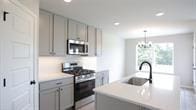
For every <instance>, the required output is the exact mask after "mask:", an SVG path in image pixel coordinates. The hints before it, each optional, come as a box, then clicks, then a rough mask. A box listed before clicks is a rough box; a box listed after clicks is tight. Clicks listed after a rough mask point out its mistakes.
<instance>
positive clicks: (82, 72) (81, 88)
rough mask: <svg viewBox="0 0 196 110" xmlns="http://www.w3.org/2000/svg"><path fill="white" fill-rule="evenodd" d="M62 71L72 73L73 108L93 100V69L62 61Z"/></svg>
mask: <svg viewBox="0 0 196 110" xmlns="http://www.w3.org/2000/svg"><path fill="white" fill-rule="evenodd" d="M62 71H63V72H64V73H67V74H72V75H74V102H75V104H74V106H75V107H74V108H80V107H82V106H84V105H86V104H88V103H90V102H92V101H94V92H93V89H94V88H95V71H94V70H87V69H83V68H82V66H78V64H77V63H64V64H63V69H62Z"/></svg>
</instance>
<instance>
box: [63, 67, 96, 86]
mask: <svg viewBox="0 0 196 110" xmlns="http://www.w3.org/2000/svg"><path fill="white" fill-rule="evenodd" d="M62 72H64V73H67V74H72V75H74V78H75V83H80V82H85V81H89V80H93V79H95V76H96V75H95V71H94V70H89V69H83V67H82V66H77V65H76V64H74V66H73V65H72V66H71V64H64V65H63V68H62Z"/></svg>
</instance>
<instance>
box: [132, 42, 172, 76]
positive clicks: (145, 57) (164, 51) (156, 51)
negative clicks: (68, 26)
mask: <svg viewBox="0 0 196 110" xmlns="http://www.w3.org/2000/svg"><path fill="white" fill-rule="evenodd" d="M143 61H148V62H150V63H151V64H152V68H153V72H158V73H174V44H173V43H156V44H153V46H152V47H151V48H139V47H138V46H137V47H136V70H138V69H139V66H140V64H141V63H142V62H143ZM142 70H143V71H148V70H149V69H148V67H147V66H144V67H143V68H142Z"/></svg>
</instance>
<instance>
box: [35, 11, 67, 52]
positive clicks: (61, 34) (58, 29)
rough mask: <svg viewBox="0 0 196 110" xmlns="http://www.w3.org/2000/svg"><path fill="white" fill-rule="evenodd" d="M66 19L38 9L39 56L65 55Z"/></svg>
mask: <svg viewBox="0 0 196 110" xmlns="http://www.w3.org/2000/svg"><path fill="white" fill-rule="evenodd" d="M66 40H67V19H66V18H64V17H62V16H58V15H54V14H52V13H49V12H46V11H40V31H39V53H40V55H41V56H65V54H66Z"/></svg>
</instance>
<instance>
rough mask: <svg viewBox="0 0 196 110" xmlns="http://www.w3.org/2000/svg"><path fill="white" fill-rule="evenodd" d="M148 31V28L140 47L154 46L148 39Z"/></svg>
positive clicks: (139, 43) (139, 44)
mask: <svg viewBox="0 0 196 110" xmlns="http://www.w3.org/2000/svg"><path fill="white" fill-rule="evenodd" d="M146 33H147V30H144V41H141V42H138V47H140V48H151V47H152V42H151V41H149V42H148V41H147V38H146Z"/></svg>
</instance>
